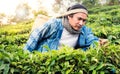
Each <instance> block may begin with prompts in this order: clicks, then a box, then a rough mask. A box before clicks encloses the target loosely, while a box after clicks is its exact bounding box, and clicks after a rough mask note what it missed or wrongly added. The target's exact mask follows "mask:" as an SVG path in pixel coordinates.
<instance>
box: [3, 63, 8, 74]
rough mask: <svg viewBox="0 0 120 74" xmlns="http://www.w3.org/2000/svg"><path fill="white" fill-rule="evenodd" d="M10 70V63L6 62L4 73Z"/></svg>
mask: <svg viewBox="0 0 120 74" xmlns="http://www.w3.org/2000/svg"><path fill="white" fill-rule="evenodd" d="M8 71H9V64H6V65H5V68H4V72H3V74H8Z"/></svg>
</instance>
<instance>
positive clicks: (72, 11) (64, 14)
mask: <svg viewBox="0 0 120 74" xmlns="http://www.w3.org/2000/svg"><path fill="white" fill-rule="evenodd" d="M78 12H81V13H85V14H86V15H88V11H87V10H85V9H73V10H69V11H67V12H65V13H63V14H62V15H60V16H58V17H62V16H67V15H69V14H73V13H78Z"/></svg>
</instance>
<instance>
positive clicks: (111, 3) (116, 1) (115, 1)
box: [108, 0, 120, 5]
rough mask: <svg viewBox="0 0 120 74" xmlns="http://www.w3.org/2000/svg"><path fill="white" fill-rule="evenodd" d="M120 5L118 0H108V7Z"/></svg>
mask: <svg viewBox="0 0 120 74" xmlns="http://www.w3.org/2000/svg"><path fill="white" fill-rule="evenodd" d="M118 4H120V0H109V2H108V5H118Z"/></svg>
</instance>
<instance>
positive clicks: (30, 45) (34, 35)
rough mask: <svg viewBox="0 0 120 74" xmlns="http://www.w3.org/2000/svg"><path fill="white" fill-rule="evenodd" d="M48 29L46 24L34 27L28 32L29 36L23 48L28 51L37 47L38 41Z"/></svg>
mask: <svg viewBox="0 0 120 74" xmlns="http://www.w3.org/2000/svg"><path fill="white" fill-rule="evenodd" d="M48 30H49V26H48V24H44V25H43V26H42V27H38V28H36V29H34V30H33V31H32V32H31V34H30V37H29V39H28V41H27V43H26V45H25V47H24V50H29V51H33V50H35V49H36V48H37V45H38V41H41V40H42V38H43V37H44V36H45V34H46V33H48V32H49V31H48Z"/></svg>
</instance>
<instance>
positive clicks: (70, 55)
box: [0, 45, 120, 74]
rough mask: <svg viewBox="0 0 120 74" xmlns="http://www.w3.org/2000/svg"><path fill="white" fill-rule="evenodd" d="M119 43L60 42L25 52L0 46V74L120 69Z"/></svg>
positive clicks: (87, 73)
mask: <svg viewBox="0 0 120 74" xmlns="http://www.w3.org/2000/svg"><path fill="white" fill-rule="evenodd" d="M119 53H120V47H119V46H114V45H110V46H109V47H105V48H100V47H97V48H96V49H93V48H91V49H89V50H87V51H82V50H81V49H77V50H74V49H72V48H70V47H67V46H64V47H63V48H61V49H60V50H58V51H55V50H52V51H48V52H45V53H40V52H37V51H34V52H29V51H26V50H22V49H21V47H17V46H10V47H8V46H4V47H2V46H1V47H0V73H1V74H3V73H4V74H58V73H59V74H76V73H77V74H110V73H113V74H114V73H116V74H119V73H120V61H119V60H120V54H119Z"/></svg>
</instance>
